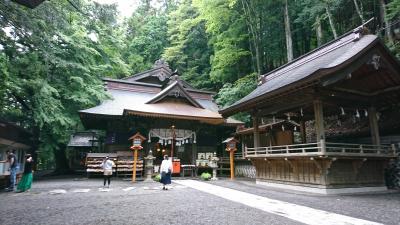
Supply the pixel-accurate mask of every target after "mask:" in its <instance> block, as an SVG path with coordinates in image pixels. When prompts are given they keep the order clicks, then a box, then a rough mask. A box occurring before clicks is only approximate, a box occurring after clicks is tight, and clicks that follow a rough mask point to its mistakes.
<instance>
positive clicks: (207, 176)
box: [200, 173, 211, 180]
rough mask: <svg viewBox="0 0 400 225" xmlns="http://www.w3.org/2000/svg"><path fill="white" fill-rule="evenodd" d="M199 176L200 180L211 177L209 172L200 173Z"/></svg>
mask: <svg viewBox="0 0 400 225" xmlns="http://www.w3.org/2000/svg"><path fill="white" fill-rule="evenodd" d="M200 178H201V179H202V180H210V179H211V174H209V173H202V174H201V175H200Z"/></svg>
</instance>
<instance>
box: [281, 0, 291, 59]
mask: <svg viewBox="0 0 400 225" xmlns="http://www.w3.org/2000/svg"><path fill="white" fill-rule="evenodd" d="M283 16H284V20H285V36H286V52H287V60H288V62H290V61H292V60H293V43H292V32H291V30H290V18H289V9H288V0H285V7H284V11H283Z"/></svg>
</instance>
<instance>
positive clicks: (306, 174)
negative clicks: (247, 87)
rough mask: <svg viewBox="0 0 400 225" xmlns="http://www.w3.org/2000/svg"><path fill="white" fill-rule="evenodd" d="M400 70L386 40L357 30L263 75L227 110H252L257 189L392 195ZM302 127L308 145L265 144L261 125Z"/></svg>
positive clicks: (249, 151) (251, 153) (250, 151)
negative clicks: (387, 171) (276, 122)
mask: <svg viewBox="0 0 400 225" xmlns="http://www.w3.org/2000/svg"><path fill="white" fill-rule="evenodd" d="M399 106H400V64H399V62H398V61H397V60H396V58H395V57H394V56H392V55H391V54H390V52H389V51H388V49H387V48H386V47H385V46H384V44H383V43H382V41H381V40H379V38H378V37H377V36H375V35H371V34H368V33H367V31H366V29H365V28H362V27H360V28H357V29H355V30H354V31H352V32H349V33H347V34H345V35H343V36H341V37H340V38H338V39H336V40H334V41H331V42H329V43H327V44H325V45H324V46H321V47H319V48H317V49H315V50H313V51H312V52H310V53H308V54H306V55H303V56H301V57H299V58H298V59H296V60H294V61H292V62H290V63H287V64H286V65H283V66H281V67H279V68H277V69H275V70H273V71H271V72H269V73H267V74H265V75H263V76H262V79H261V81H260V84H259V86H258V87H257V88H256V89H255V90H254V91H253V92H251V93H250V94H249V95H247V96H245V97H244V98H243V99H241V100H239V101H238V102H236V103H234V104H233V105H231V106H229V107H227V108H225V109H223V110H221V111H220V112H221V114H222V115H223V116H225V117H227V116H231V115H233V114H235V113H238V112H248V113H250V114H251V115H252V119H253V129H252V131H253V143H251V145H250V146H247V147H245V153H244V155H245V157H246V158H248V159H250V160H251V162H252V163H253V165H254V166H255V168H256V179H257V183H259V184H265V185H269V186H274V187H282V188H289V189H296V190H302V191H310V192H316V193H323V194H330V193H352V192H368V191H380V190H385V189H386V187H385V183H384V168H385V165H386V164H387V162H388V161H389V160H390V159H391V158H394V157H396V156H397V153H396V149H398V147H399V145H398V143H399V137H400V120H399V118H400V113H399ZM272 117H274V118H280V119H286V120H293V121H295V122H296V123H298V124H299V126H300V127H299V128H300V134H301V138H300V140H301V142H300V143H293V144H282V145H269V144H266V143H262V144H261V143H260V139H261V138H260V128H259V126H260V119H267V118H272Z"/></svg>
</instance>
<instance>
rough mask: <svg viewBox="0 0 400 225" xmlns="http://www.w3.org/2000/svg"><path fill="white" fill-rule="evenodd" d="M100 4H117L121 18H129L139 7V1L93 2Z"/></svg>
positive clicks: (107, 0)
mask: <svg viewBox="0 0 400 225" xmlns="http://www.w3.org/2000/svg"><path fill="white" fill-rule="evenodd" d="M93 1H94V2H98V3H100V4H113V3H117V4H118V10H119V11H120V15H121V16H122V17H129V16H130V15H131V14H132V12H133V11H135V9H136V8H137V6H138V5H139V2H140V0H93Z"/></svg>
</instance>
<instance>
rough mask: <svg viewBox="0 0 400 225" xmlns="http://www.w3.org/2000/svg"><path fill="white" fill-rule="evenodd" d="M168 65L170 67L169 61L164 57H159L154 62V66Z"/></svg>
mask: <svg viewBox="0 0 400 225" xmlns="http://www.w3.org/2000/svg"><path fill="white" fill-rule="evenodd" d="M160 67H167V68H168V69H169V65H168V63H167V62H166V61H165V60H164V59H158V60H156V61H155V62H154V65H153V68H160Z"/></svg>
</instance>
